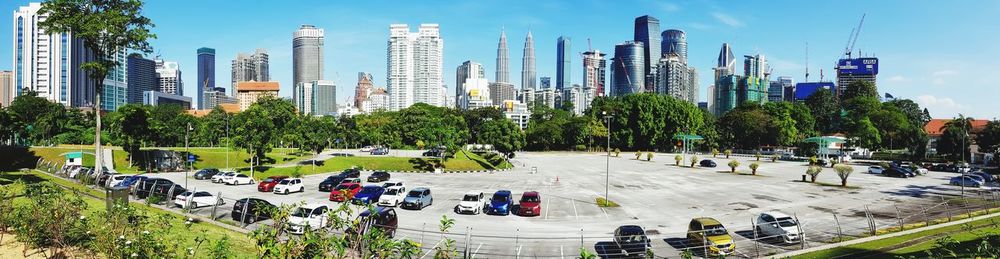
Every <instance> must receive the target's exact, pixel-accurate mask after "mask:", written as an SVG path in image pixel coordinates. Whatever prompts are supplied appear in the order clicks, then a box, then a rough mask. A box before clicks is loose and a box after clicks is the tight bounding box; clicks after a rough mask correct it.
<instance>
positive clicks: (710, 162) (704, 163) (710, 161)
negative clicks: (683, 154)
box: [698, 159, 716, 167]
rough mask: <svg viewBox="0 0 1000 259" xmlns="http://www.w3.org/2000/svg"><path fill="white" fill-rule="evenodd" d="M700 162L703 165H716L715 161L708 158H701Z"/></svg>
mask: <svg viewBox="0 0 1000 259" xmlns="http://www.w3.org/2000/svg"><path fill="white" fill-rule="evenodd" d="M698 164H699V165H701V167H715V166H716V164H715V161H712V160H708V159H705V160H701V162H699V163H698Z"/></svg>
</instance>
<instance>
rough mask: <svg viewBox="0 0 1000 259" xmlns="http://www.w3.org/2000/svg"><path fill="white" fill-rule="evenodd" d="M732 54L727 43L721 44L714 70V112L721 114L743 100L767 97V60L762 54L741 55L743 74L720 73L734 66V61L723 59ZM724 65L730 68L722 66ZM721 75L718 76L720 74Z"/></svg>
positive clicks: (764, 100) (753, 100)
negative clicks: (716, 65) (717, 65)
mask: <svg viewBox="0 0 1000 259" xmlns="http://www.w3.org/2000/svg"><path fill="white" fill-rule="evenodd" d="M730 55H732V52H731V50H730V49H728V45H723V49H722V53H720V57H719V61H720V62H719V64H720V67H717V68H716V70H715V73H716V76H717V78H718V79H717V80H716V81H715V89H714V90H715V103H714V105H715V111H714V112H715V114H716V115H719V116H721V115H723V114H725V113H726V112H729V111H730V110H732V109H733V108H736V106H738V105H739V104H741V103H744V102H756V103H765V102H767V99H768V92H767V90H768V85H769V84H770V82H768V76H769V74H768V73H767V72H765V71H767V60H766V58H764V56H763V55H753V56H751V55H746V56H743V57H744V58H745V60H744V61H743V75H742V76H740V75H736V74H734V73H728V74H726V73H720V71H723V72H724V71H725V70H730V71H731V69H732V68H731V67H732V66H735V64H733V63H735V62H723V61H731V60H725V59H726V58H729V57H730ZM721 65H726V66H728V67H730V68H726V67H723V66H721ZM720 75H721V77H718V76H720Z"/></svg>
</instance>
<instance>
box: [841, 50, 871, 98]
mask: <svg viewBox="0 0 1000 259" xmlns="http://www.w3.org/2000/svg"><path fill="white" fill-rule="evenodd" d="M877 77H878V58H876V57H860V58H846V59H840V60H839V61H837V97H840V96H841V95H843V94H844V90H846V89H847V86H848V85H850V84H851V83H853V82H854V81H867V82H871V83H872V85H875V87H876V88H875V90H876V91H877V90H878V84H877V82H876V78H877Z"/></svg>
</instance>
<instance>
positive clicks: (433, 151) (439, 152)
mask: <svg viewBox="0 0 1000 259" xmlns="http://www.w3.org/2000/svg"><path fill="white" fill-rule="evenodd" d="M444 151H445V150H444V149H439V148H437V147H434V148H431V149H430V150H427V151H424V153H423V154H421V156H427V157H440V156H441V155H444Z"/></svg>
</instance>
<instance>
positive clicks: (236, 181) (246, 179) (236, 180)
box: [225, 174, 254, 185]
mask: <svg viewBox="0 0 1000 259" xmlns="http://www.w3.org/2000/svg"><path fill="white" fill-rule="evenodd" d="M225 182H226V184H228V185H240V184H253V183H254V181H253V178H250V176H248V175H245V174H236V175H233V176H232V177H229V178H226V179H225Z"/></svg>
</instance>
